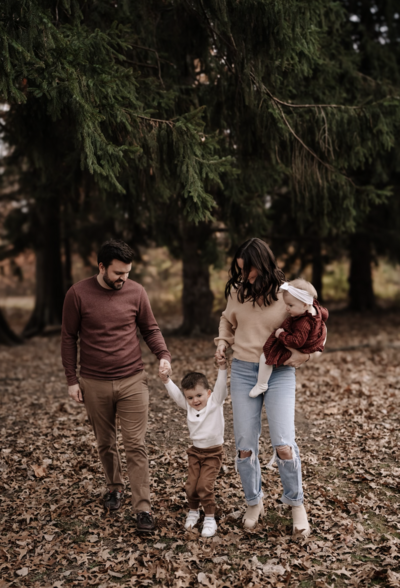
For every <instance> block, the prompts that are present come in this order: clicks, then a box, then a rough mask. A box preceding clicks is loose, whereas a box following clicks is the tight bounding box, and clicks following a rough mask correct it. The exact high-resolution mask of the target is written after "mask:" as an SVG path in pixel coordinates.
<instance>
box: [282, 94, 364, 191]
mask: <svg viewBox="0 0 400 588" xmlns="http://www.w3.org/2000/svg"><path fill="white" fill-rule="evenodd" d="M276 107H277V108H278V110H279V112H280V114H281V117H282V119H283V122H284V123H285V125H286V126H287V128H288V129H289V131H290V132H291V134H292V135H293V137H294V138H295V139H296V140H297V141H298V142H299V143H300V145H301V146H302V147H303V148H304V149H305V150H306V151H307V152H308V153H310V155H312V156H313V157H314V159H316V160H317V161H318V162H319V163H320V164H321V165H323V166H324V167H326V169H328V170H329V171H330V172H332V173H340V174H341V175H342V176H343V177H344V178H346V180H348V181H349V182H350V183H351V184H352V186H354V188H358V186H357V185H356V184H355V183H354V182H353V180H352V179H351V178H349V177H348V176H347V175H346V174H345V173H344V172H342V171H340V170H338V169H336V168H335V167H334V166H333V165H331V164H330V163H327V162H326V161H323V159H321V158H320V157H318V155H317V154H316V153H315V152H314V151H313V150H312V149H311V148H310V147H308V145H306V144H305V143H304V141H303V140H302V139H301V138H300V137H299V136H298V135H297V134H296V132H295V131H294V129H293V128H292V127H291V125H290V123H289V121H288V120H287V118H286V116H285V113H284V112H283V110H282V107H281V105H280V104H279V103H276Z"/></svg>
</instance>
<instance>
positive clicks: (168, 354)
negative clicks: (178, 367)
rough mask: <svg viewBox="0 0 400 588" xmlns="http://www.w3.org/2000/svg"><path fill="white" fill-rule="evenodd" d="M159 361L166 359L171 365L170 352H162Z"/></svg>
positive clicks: (158, 357)
mask: <svg viewBox="0 0 400 588" xmlns="http://www.w3.org/2000/svg"><path fill="white" fill-rule="evenodd" d="M157 359H158V360H159V361H160V359H166V360H167V361H169V363H171V362H172V358H171V354H170V352H169V351H162V352H161V353H159V354H158V355H157Z"/></svg>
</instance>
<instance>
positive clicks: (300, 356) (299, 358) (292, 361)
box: [283, 347, 310, 368]
mask: <svg viewBox="0 0 400 588" xmlns="http://www.w3.org/2000/svg"><path fill="white" fill-rule="evenodd" d="M286 349H289V351H290V352H291V353H292V355H291V357H289V359H288V360H286V361H285V363H284V364H283V365H289V366H290V367H294V368H299V367H300V366H301V365H302V364H303V363H304V362H306V361H308V360H309V359H310V354H309V353H301V352H300V351H298V350H297V349H291V348H290V347H286Z"/></svg>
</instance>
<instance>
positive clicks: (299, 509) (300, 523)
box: [292, 504, 311, 537]
mask: <svg viewBox="0 0 400 588" xmlns="http://www.w3.org/2000/svg"><path fill="white" fill-rule="evenodd" d="M292 517H293V535H297V536H299V537H308V536H309V534H310V533H311V528H310V525H309V524H308V518H307V513H306V509H305V508H304V504H301V505H300V506H292Z"/></svg>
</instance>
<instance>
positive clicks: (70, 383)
mask: <svg viewBox="0 0 400 588" xmlns="http://www.w3.org/2000/svg"><path fill="white" fill-rule="evenodd" d="M67 382H68V386H75V384H79V380H78V378H77V377H76V376H71V377H70V378H67Z"/></svg>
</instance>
